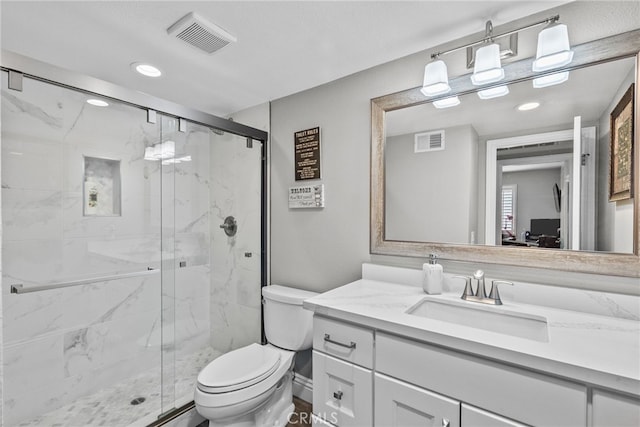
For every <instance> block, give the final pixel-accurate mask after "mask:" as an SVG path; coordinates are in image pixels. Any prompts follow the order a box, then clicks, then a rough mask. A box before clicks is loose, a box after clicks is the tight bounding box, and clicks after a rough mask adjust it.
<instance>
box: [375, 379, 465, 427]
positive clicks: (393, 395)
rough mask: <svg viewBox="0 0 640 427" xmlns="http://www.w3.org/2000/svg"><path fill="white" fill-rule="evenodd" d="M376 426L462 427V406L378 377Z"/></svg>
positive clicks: (441, 397)
mask: <svg viewBox="0 0 640 427" xmlns="http://www.w3.org/2000/svg"><path fill="white" fill-rule="evenodd" d="M375 390H376V397H375V420H376V421H375V425H376V426H380V427H414V426H415V427H459V426H460V403H459V402H458V401H456V400H452V399H449V398H447V397H444V396H441V395H439V394H435V393H432V392H429V391H427V390H424V389H422V388H419V387H416V386H413V385H411V384H407V383H405V382H402V381H398V380H396V379H393V378H390V377H387V376H385V375H381V374H375Z"/></svg>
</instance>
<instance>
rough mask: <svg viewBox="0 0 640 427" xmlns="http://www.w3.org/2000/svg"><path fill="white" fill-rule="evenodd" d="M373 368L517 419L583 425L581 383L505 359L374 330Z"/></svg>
mask: <svg viewBox="0 0 640 427" xmlns="http://www.w3.org/2000/svg"><path fill="white" fill-rule="evenodd" d="M376 372H377V373H383V374H386V375H389V376H391V377H394V378H398V379H400V380H404V381H406V382H409V383H412V384H414V385H416V386H419V387H422V388H425V389H429V390H432V391H435V392H437V393H440V394H443V395H445V396H450V397H452V398H455V399H458V400H460V401H461V402H465V403H467V404H471V405H473V406H475V407H477V408H481V409H483V410H486V411H489V412H491V413H494V414H499V415H501V416H504V417H506V418H508V419H511V420H516V421H518V422H521V423H523V424H529V425H540V426H556V427H559V426H586V425H587V419H586V417H587V387H586V386H584V385H581V384H577V383H572V382H570V381H565V380H561V379H558V378H555V377H550V376H546V375H542V374H538V373H535V372H531V371H527V370H524V369H520V368H517V367H513V366H510V365H508V364H507V363H497V362H493V361H490V360H487V359H483V358H479V357H475V356H472V355H469V354H465V353H460V352H457V351H452V350H449V349H445V348H442V347H437V346H433V345H430V344H426V343H423V342H417V341H413V340H409V339H405V338H400V337H396V336H393V335H389V334H385V333H383V332H379V333H377V334H376ZM376 392H377V389H376ZM463 425H464V423H463Z"/></svg>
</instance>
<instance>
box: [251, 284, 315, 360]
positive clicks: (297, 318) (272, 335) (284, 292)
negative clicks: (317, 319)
mask: <svg viewBox="0 0 640 427" xmlns="http://www.w3.org/2000/svg"><path fill="white" fill-rule="evenodd" d="M316 295H318V294H317V293H316V292H309V291H303V290H301V289H295V288H289V287H286V286H280V285H271V286H265V287H263V288H262V297H263V298H264V331H265V335H266V336H267V341H268V342H269V343H270V344H273V345H275V346H277V347H280V348H284V349H287V350H293V351H300V350H306V349H308V348H311V344H312V341H313V312H311V311H309V310H305V309H304V308H302V301H304V300H305V299H307V298H311V297H313V296H316Z"/></svg>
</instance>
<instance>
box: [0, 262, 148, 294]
mask: <svg viewBox="0 0 640 427" xmlns="http://www.w3.org/2000/svg"><path fill="white" fill-rule="evenodd" d="M159 272H160V270H159V269H157V268H151V267H148V268H147V269H146V270H145V271H135V272H133V273H122V274H114V275H111V276H100V277H93V278H90V279H80V280H69V281H67V282H58V283H49V284H46V285H34V286H27V287H25V286H24V285H23V284H22V283H17V284H15V285H11V293H12V294H27V293H30V292H40V291H48V290H51V289H58V288H68V287H70V286H80V285H88V284H90V283H97V282H107V281H110V280H117V279H128V278H130V277H139V276H149V275H151V274H156V273H159Z"/></svg>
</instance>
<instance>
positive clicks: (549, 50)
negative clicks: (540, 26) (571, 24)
mask: <svg viewBox="0 0 640 427" xmlns="http://www.w3.org/2000/svg"><path fill="white" fill-rule="evenodd" d="M572 59H573V51H572V50H571V48H570V46H569V32H568V30H567V26H566V25H565V24H558V23H557V22H556V21H553V22H552V23H551V24H549V26H548V27H547V28H545V29H544V30H542V31H540V34H538V49H537V53H536V60H535V61H533V66H532V70H533V71H547V70H553V69H555V68H559V67H562V66H565V65H567V64H569V63H570V62H571V60H572Z"/></svg>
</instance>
